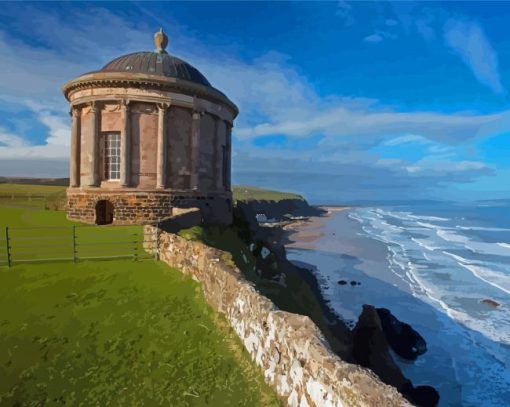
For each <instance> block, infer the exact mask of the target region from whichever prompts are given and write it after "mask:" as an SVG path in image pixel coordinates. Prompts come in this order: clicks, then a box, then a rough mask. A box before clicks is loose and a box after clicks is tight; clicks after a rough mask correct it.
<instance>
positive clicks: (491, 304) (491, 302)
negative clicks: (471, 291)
mask: <svg viewBox="0 0 510 407" xmlns="http://www.w3.org/2000/svg"><path fill="white" fill-rule="evenodd" d="M482 304H485V305H488V306H489V307H491V308H498V307H499V306H500V305H501V304H500V303H499V302H496V301H494V300H491V299H490V298H486V299H485V300H482Z"/></svg>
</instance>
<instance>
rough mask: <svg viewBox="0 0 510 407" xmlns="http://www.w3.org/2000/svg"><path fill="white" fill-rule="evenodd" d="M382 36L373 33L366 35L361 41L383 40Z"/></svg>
mask: <svg viewBox="0 0 510 407" xmlns="http://www.w3.org/2000/svg"><path fill="white" fill-rule="evenodd" d="M383 39H384V38H383V36H382V35H381V34H379V33H374V34H371V35H368V36H366V37H365V38H364V39H363V41H365V42H372V43H378V42H381V41H382V40H383Z"/></svg>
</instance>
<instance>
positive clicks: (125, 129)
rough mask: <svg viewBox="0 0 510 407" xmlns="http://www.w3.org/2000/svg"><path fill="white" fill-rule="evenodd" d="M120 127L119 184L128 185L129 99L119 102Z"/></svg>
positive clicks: (129, 176)
mask: <svg viewBox="0 0 510 407" xmlns="http://www.w3.org/2000/svg"><path fill="white" fill-rule="evenodd" d="M120 113H121V117H122V129H121V132H120V185H121V186H123V187H129V183H130V181H131V115H130V114H129V100H124V101H122V102H121V111H120Z"/></svg>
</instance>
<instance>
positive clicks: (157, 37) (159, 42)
mask: <svg viewBox="0 0 510 407" xmlns="http://www.w3.org/2000/svg"><path fill="white" fill-rule="evenodd" d="M154 45H155V46H156V49H155V50H154V52H157V53H159V54H166V53H167V52H166V51H165V48H166V47H167V45H168V37H167V36H166V34H165V33H164V32H163V28H160V29H159V31H158V32H157V33H156V34H154Z"/></svg>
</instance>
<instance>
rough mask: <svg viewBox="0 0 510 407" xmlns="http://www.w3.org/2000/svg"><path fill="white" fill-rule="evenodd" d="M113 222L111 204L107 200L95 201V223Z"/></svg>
mask: <svg viewBox="0 0 510 407" xmlns="http://www.w3.org/2000/svg"><path fill="white" fill-rule="evenodd" d="M111 223H113V204H112V203H111V202H110V201H107V200H101V201H97V204H96V224H97V225H109V224H111Z"/></svg>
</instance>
